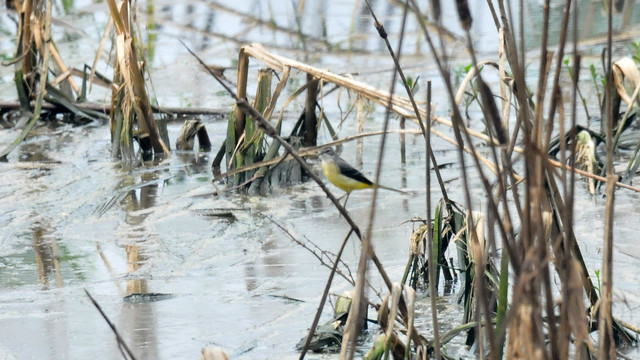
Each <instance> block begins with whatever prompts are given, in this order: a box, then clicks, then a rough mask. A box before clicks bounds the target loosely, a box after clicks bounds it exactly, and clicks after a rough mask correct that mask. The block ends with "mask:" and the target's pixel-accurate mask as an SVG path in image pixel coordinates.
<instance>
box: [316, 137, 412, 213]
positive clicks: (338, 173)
mask: <svg viewBox="0 0 640 360" xmlns="http://www.w3.org/2000/svg"><path fill="white" fill-rule="evenodd" d="M320 157H321V159H322V172H323V173H324V176H325V177H326V178H327V180H329V182H331V183H332V184H333V185H335V186H337V187H338V188H340V189H342V190H344V191H345V192H346V193H347V194H346V195H347V198H346V199H345V201H344V205H343V206H346V205H347V200H349V195H350V194H351V192H352V191H353V190H361V189H370V188H373V187H376V188H378V189H385V190H391V191H395V192H399V193H402V194H407V192H405V191H402V190H398V189H394V188H391V187H387V186H383V185H380V184H376V183H374V182H373V181H371V180H369V179H368V178H367V177H366V176H364V174H362V173H361V172H360V171H358V170H357V169H356V168H354V167H353V166H351V165H349V163H348V162H346V161H345V160H343V159H342V158H341V157H339V156H338V155H336V153H335V151H333V149H332V148H330V147H328V148H325V149H324V150H323V151H322V152H320Z"/></svg>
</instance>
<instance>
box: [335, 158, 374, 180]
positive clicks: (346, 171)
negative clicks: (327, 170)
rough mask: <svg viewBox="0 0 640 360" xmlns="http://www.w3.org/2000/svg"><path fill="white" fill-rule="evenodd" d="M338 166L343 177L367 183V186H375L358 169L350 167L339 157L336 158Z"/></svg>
mask: <svg viewBox="0 0 640 360" xmlns="http://www.w3.org/2000/svg"><path fill="white" fill-rule="evenodd" d="M336 164H337V165H338V167H340V172H341V173H342V175H344V176H347V177H350V178H352V179H354V180H357V181H359V182H362V183H365V184H367V185H373V182H371V180H369V179H367V177H366V176H364V174H362V173H361V172H360V171H358V170H357V169H356V168H354V167H353V166H351V165H349V163H347V162H346V161H344V160H342V159H341V158H339V157H337V156H336Z"/></svg>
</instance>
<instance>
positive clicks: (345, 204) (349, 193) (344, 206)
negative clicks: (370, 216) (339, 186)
mask: <svg viewBox="0 0 640 360" xmlns="http://www.w3.org/2000/svg"><path fill="white" fill-rule="evenodd" d="M349 195H351V191H349V192H347V198H346V199H344V204H342V207H343V208H345V210H346V209H347V201H349Z"/></svg>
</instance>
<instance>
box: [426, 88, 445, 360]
mask: <svg viewBox="0 0 640 360" xmlns="http://www.w3.org/2000/svg"><path fill="white" fill-rule="evenodd" d="M430 114H431V80H429V81H428V82H427V121H426V136H425V138H424V141H425V151H426V152H427V154H428V155H427V159H426V160H427V164H426V167H425V186H426V187H425V188H426V189H427V191H426V196H425V197H426V199H425V200H426V202H427V203H426V206H427V207H426V209H427V218H426V222H427V256H428V259H429V260H428V262H427V267H428V271H429V293H430V296H431V321H432V326H433V349H434V352H435V356H436V359H441V358H442V356H441V354H440V327H439V326H438V311H437V308H436V296H437V292H436V287H435V284H436V266H437V265H438V264H437V261H438V260H437V259H436V258H435V256H434V253H433V224H432V223H431V171H430V169H431V162H430V159H431V155H432V154H433V151H432V149H431V117H430Z"/></svg>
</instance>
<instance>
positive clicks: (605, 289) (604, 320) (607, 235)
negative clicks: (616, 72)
mask: <svg viewBox="0 0 640 360" xmlns="http://www.w3.org/2000/svg"><path fill="white" fill-rule="evenodd" d="M607 5H608V9H607V10H608V13H607V16H608V18H607V60H606V65H607V73H606V91H607V97H606V101H607V103H606V108H605V114H603V116H602V118H603V119H605V120H606V126H605V131H606V137H605V138H606V147H607V164H606V172H607V179H608V180H611V181H610V182H607V188H606V196H607V202H606V208H605V211H606V212H605V220H604V250H603V254H602V291H601V294H600V307H599V309H598V317H599V344H598V346H599V349H598V350H599V351H598V355H599V358H600V359H615V343H614V339H613V320H612V317H611V305H612V303H611V302H612V290H613V274H612V272H613V225H614V210H615V208H614V196H615V194H614V187H613V180H614V179H615V174H614V172H613V113H612V112H613V110H612V106H613V105H612V102H613V91H614V89H613V68H612V65H613V63H612V60H611V55H612V54H611V51H612V38H611V36H612V33H613V29H612V22H613V21H612V19H613V15H612V14H613V0H608V1H607Z"/></svg>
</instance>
